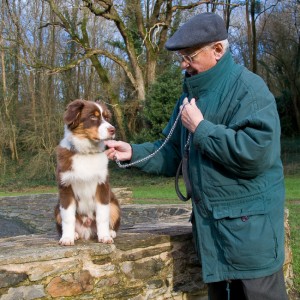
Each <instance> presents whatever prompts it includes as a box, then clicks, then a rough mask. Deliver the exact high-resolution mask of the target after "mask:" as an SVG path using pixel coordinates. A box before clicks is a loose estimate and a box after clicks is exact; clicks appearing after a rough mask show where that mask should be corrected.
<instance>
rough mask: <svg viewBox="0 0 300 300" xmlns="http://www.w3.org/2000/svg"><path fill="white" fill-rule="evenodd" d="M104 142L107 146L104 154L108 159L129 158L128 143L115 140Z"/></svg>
mask: <svg viewBox="0 0 300 300" xmlns="http://www.w3.org/2000/svg"><path fill="white" fill-rule="evenodd" d="M104 143H105V145H106V146H107V147H108V149H107V150H106V151H105V154H106V155H107V157H108V158H109V159H110V160H116V159H118V160H119V161H127V160H131V157H132V148H131V146H130V144H128V143H125V142H122V141H115V140H107V141H105V142H104Z"/></svg>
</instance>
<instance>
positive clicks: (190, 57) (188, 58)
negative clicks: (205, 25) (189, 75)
mask: <svg viewBox="0 0 300 300" xmlns="http://www.w3.org/2000/svg"><path fill="white" fill-rule="evenodd" d="M210 46H211V45H208V46H205V47H203V48H201V49H200V50H198V51H196V52H194V53H192V54H190V55H185V54H181V53H179V52H175V55H176V57H177V58H178V59H179V60H180V61H181V62H182V61H185V62H186V63H188V64H190V63H192V62H193V61H194V60H193V58H194V57H195V56H197V55H198V54H199V53H201V52H202V51H203V50H204V49H206V48H208V47H210Z"/></svg>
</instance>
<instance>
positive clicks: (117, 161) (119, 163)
mask: <svg viewBox="0 0 300 300" xmlns="http://www.w3.org/2000/svg"><path fill="white" fill-rule="evenodd" d="M187 104H189V103H186V104H184V106H183V107H182V110H181V111H180V112H179V113H178V115H177V117H176V120H175V122H174V124H173V126H172V128H171V130H170V132H169V134H168V135H167V137H166V138H165V140H164V142H163V143H162V144H161V146H160V147H159V148H158V149H156V150H155V151H154V152H153V153H151V154H149V155H148V156H146V157H144V158H141V159H138V160H136V161H134V162H131V163H128V164H123V165H122V164H121V162H120V160H118V159H117V157H115V162H116V164H117V165H118V167H119V168H123V169H125V168H129V167H131V166H134V165H136V164H139V163H141V162H144V161H147V160H149V159H150V158H152V157H153V156H155V155H156V154H157V153H158V152H159V151H160V150H161V149H162V148H163V147H164V146H165V145H166V144H167V142H168V141H169V140H170V138H171V136H172V134H173V132H174V130H175V127H176V125H177V123H178V120H179V118H180V116H181V114H182V111H183V109H184V107H185V106H186V105H187ZM190 138H191V133H190V132H189V136H188V139H187V142H186V144H185V146H184V149H186V148H187V147H188V146H189V143H190Z"/></svg>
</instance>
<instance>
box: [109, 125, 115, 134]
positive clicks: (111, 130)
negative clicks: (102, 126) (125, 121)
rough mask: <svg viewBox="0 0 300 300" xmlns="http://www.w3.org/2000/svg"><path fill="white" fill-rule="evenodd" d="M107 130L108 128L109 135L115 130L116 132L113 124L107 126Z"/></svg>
mask: <svg viewBox="0 0 300 300" xmlns="http://www.w3.org/2000/svg"><path fill="white" fill-rule="evenodd" d="M107 130H108V133H109V134H110V135H111V136H112V135H114V134H115V132H116V128H115V127H114V126H110V127H108V128H107Z"/></svg>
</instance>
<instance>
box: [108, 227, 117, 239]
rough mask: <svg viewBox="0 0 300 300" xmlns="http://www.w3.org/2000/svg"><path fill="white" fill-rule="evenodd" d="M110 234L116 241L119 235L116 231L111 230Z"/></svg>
mask: <svg viewBox="0 0 300 300" xmlns="http://www.w3.org/2000/svg"><path fill="white" fill-rule="evenodd" d="M109 233H110V236H111V237H112V238H113V239H114V238H115V237H116V236H117V233H116V232H115V231H114V230H112V229H111V230H110V231H109Z"/></svg>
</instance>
